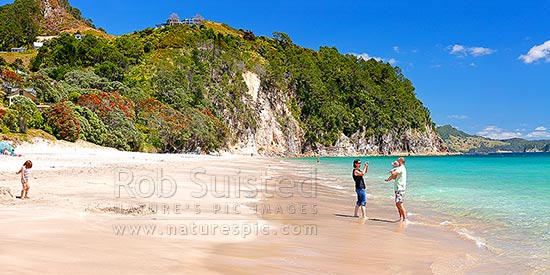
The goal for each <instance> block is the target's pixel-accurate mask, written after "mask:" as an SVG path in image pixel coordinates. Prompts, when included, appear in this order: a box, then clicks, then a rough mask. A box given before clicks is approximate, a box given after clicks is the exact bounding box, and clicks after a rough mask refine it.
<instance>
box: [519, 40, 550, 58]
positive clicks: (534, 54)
mask: <svg viewBox="0 0 550 275" xmlns="http://www.w3.org/2000/svg"><path fill="white" fill-rule="evenodd" d="M543 58H544V59H545V62H550V40H548V41H546V42H544V43H543V44H541V45H537V46H533V47H532V48H531V49H530V50H529V52H528V53H527V54H522V55H520V56H519V59H521V60H523V63H525V64H531V63H533V62H535V61H538V60H540V59H543Z"/></svg>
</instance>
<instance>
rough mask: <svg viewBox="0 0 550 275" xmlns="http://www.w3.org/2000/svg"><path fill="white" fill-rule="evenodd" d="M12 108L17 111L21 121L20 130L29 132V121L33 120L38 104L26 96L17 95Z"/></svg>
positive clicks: (18, 118)
mask: <svg viewBox="0 0 550 275" xmlns="http://www.w3.org/2000/svg"><path fill="white" fill-rule="evenodd" d="M12 103H13V104H12V105H11V107H10V108H12V109H14V110H16V111H17V120H18V121H19V131H20V132H21V133H26V132H27V122H28V121H29V120H31V118H32V117H33V114H34V112H36V111H38V109H37V108H36V104H34V102H32V100H30V99H28V98H26V97H24V96H16V97H14V98H13V99H12Z"/></svg>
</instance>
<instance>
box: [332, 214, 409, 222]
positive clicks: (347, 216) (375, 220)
mask: <svg viewBox="0 0 550 275" xmlns="http://www.w3.org/2000/svg"><path fill="white" fill-rule="evenodd" d="M334 216H336V217H341V218H358V217H357V216H353V215H345V214H334ZM367 220H369V221H374V222H387V223H396V222H399V220H394V221H390V220H386V219H379V218H368V219H367Z"/></svg>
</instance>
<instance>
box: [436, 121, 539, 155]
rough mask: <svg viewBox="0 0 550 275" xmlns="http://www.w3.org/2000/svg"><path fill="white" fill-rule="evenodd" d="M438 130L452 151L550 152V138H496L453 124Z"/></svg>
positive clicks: (470, 152) (480, 152)
mask: <svg viewBox="0 0 550 275" xmlns="http://www.w3.org/2000/svg"><path fill="white" fill-rule="evenodd" d="M436 130H437V132H438V133H439V135H440V136H441V138H442V139H443V142H444V143H445V145H447V147H448V148H449V150H450V151H451V152H458V153H469V154H486V153H497V152H514V153H524V152H550V148H549V147H550V140H525V139H521V138H513V139H504V140H495V139H490V138H486V137H481V136H476V135H470V134H467V133H465V132H463V131H460V130H458V129H456V128H454V127H452V126H451V125H444V126H438V127H437V128H436Z"/></svg>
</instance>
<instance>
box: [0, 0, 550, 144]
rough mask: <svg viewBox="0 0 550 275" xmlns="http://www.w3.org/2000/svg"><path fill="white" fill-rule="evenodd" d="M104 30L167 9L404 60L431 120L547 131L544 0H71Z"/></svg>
mask: <svg viewBox="0 0 550 275" xmlns="http://www.w3.org/2000/svg"><path fill="white" fill-rule="evenodd" d="M12 2H13V1H7V0H0V5H4V4H7V3H12ZM69 2H70V4H71V5H72V6H73V7H76V8H78V9H80V10H81V12H82V15H83V16H84V17H85V18H90V19H92V21H93V23H94V24H95V25H96V27H102V28H104V29H105V30H106V31H107V32H108V33H110V34H115V35H121V34H124V33H129V32H133V31H136V30H141V29H144V28H147V27H154V26H155V24H158V23H163V22H164V21H166V19H167V18H168V17H169V16H170V14H172V13H177V14H178V15H179V16H180V18H186V17H193V16H195V15H196V14H200V15H201V16H202V17H203V18H205V19H207V20H211V21H216V22H223V23H226V24H229V25H230V26H232V27H234V28H236V29H245V30H251V31H253V32H254V33H255V34H256V35H265V36H269V37H271V36H272V35H271V34H272V33H273V32H274V31H279V32H284V33H287V34H288V35H289V36H290V37H291V39H292V41H293V42H294V43H295V44H297V45H300V46H303V47H306V48H311V49H315V50H318V49H319V47H321V46H329V47H336V48H337V49H338V50H339V52H340V53H343V54H348V53H349V54H356V55H358V56H361V57H363V58H376V59H380V60H383V61H384V62H389V63H391V64H392V65H394V66H398V67H400V68H401V69H402V71H403V73H404V75H405V77H407V78H408V79H410V80H411V81H412V83H413V85H414V86H415V88H416V96H417V98H418V99H420V100H421V101H422V102H423V104H424V106H426V107H427V108H428V109H429V110H430V113H431V117H432V120H433V121H434V122H435V123H436V125H446V124H450V125H453V126H454V127H456V128H458V129H460V130H462V131H465V132H467V133H469V134H477V135H481V136H485V137H489V138H495V139H505V138H512V137H519V138H525V139H550V108H549V107H550V106H549V103H550V28H549V26H550V16H549V14H550V3H549V2H548V1H547V0H544V1H543V0H525V1H507V0H500V1H495V0H483V1H481V0H475V1H473V0H461V1H444V0H417V1H411V0H392V1H384V0H363V1H359V0H357V1H350V0H339V1H326V0H316V1H312V0H305V1H297V0H293V1H290V0H280V1H262V0H255V1H248V0H246V1H235V0H232V1H227V0H202V1H199V0H185V1H184V0H156V1H144V0H132V1H129V0H117V1H112V0H93V1H91V0H69Z"/></svg>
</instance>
